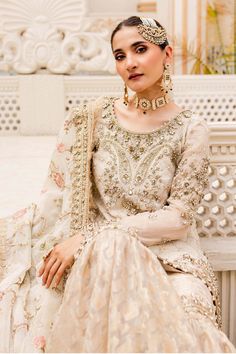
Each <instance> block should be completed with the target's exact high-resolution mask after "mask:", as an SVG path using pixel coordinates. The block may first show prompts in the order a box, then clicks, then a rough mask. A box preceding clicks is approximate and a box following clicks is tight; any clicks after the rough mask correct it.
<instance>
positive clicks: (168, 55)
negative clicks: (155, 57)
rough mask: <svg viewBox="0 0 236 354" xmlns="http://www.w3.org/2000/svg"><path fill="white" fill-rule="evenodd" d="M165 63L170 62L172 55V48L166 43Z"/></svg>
mask: <svg viewBox="0 0 236 354" xmlns="http://www.w3.org/2000/svg"><path fill="white" fill-rule="evenodd" d="M164 50H165V56H166V57H165V64H170V63H171V60H172V57H173V48H172V47H171V46H170V45H168V46H166V47H165V49H164Z"/></svg>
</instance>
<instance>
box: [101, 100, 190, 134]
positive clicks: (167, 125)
mask: <svg viewBox="0 0 236 354" xmlns="http://www.w3.org/2000/svg"><path fill="white" fill-rule="evenodd" d="M106 99H107V100H106V101H107V102H106V103H107V104H106V105H105V108H109V111H110V117H111V119H112V121H113V123H114V124H115V125H116V126H117V127H118V128H119V129H120V130H122V131H123V132H125V133H128V134H131V135H136V136H137V135H142V136H145V135H146V136H148V135H153V134H161V133H162V132H163V131H165V130H168V129H170V130H172V129H174V128H175V127H176V123H177V125H183V122H182V117H183V116H184V117H185V118H190V117H191V116H192V114H193V112H192V111H190V110H183V111H181V112H180V113H178V114H177V115H175V116H174V117H173V118H171V119H169V120H168V121H165V122H164V123H163V124H162V125H161V126H160V127H158V128H156V129H154V130H153V131H150V132H135V131H132V130H129V129H127V128H125V127H123V126H122V125H121V124H120V123H119V121H118V119H117V115H116V113H115V106H114V105H115V101H116V100H117V99H118V98H117V97H107V98H106Z"/></svg>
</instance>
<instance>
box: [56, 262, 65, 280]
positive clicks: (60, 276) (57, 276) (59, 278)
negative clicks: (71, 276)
mask: <svg viewBox="0 0 236 354" xmlns="http://www.w3.org/2000/svg"><path fill="white" fill-rule="evenodd" d="M66 267H67V266H66V265H65V264H63V263H62V264H61V266H60V268H59V269H58V271H57V274H56V281H55V286H57V285H58V284H59V283H60V281H61V278H62V276H63V274H64V272H65V269H66Z"/></svg>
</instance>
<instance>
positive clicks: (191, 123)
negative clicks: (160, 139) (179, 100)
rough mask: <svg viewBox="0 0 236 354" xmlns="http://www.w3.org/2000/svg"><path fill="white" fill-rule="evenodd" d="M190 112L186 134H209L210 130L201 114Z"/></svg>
mask: <svg viewBox="0 0 236 354" xmlns="http://www.w3.org/2000/svg"><path fill="white" fill-rule="evenodd" d="M190 112H191V114H190V117H189V119H188V122H187V125H186V133H187V134H188V133H190V132H192V131H198V132H202V133H205V134H209V130H210V129H209V126H208V124H207V121H206V120H205V119H204V117H201V116H200V115H199V114H197V113H195V112H193V111H190Z"/></svg>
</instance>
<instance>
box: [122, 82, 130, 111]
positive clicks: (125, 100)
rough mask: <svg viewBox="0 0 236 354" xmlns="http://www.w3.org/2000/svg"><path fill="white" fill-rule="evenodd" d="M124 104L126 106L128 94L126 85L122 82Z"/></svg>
mask: <svg viewBox="0 0 236 354" xmlns="http://www.w3.org/2000/svg"><path fill="white" fill-rule="evenodd" d="M123 99H124V104H125V105H126V106H127V105H128V103H129V94H128V87H127V85H126V84H124V98H123Z"/></svg>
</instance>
